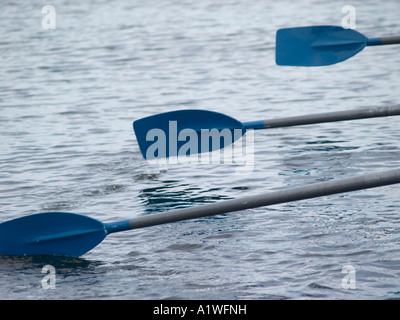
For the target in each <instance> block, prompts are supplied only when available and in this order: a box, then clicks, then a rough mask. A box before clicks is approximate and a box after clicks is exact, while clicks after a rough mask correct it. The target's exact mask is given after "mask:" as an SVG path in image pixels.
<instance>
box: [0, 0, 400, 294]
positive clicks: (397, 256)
mask: <svg viewBox="0 0 400 320" xmlns="http://www.w3.org/2000/svg"><path fill="white" fill-rule="evenodd" d="M346 4H348V3H347V2H342V1H339V2H337V1H295V2H293V1H286V0H285V1H258V0H248V1H239V0H236V1H235V0H231V1H228V0H227V1H211V0H205V1H194V0H187V1H173V0H169V1H167V0H160V1H128V0H122V1H118V2H112V1H105V0H97V1H91V2H90V4H89V3H86V2H75V1H73V2H72V1H62V0H57V1H52V5H53V6H54V7H55V9H56V29H54V30H44V29H43V28H42V25H41V22H42V19H43V17H44V14H42V12H41V10H42V7H43V2H39V1H30V2H26V3H17V2H12V1H9V2H6V1H3V2H2V4H1V10H0V17H1V18H0V30H1V33H0V62H1V67H0V136H1V139H0V222H4V221H8V220H10V219H13V218H17V217H22V216H25V215H29V214H33V213H38V212H45V211H67V212H76V213H81V214H85V215H88V216H90V217H94V218H96V219H99V220H101V221H104V222H111V221H117V220H124V219H129V218H132V217H138V216H141V215H145V214H151V213H155V212H160V211H165V210H168V209H171V208H175V207H178V206H192V205H201V204H202V203H210V202H215V201H223V200H224V199H229V198H237V197H242V196H246V195H253V194H258V193H262V192H268V191H272V190H275V189H278V188H282V187H293V186H301V185H306V184H308V183H313V182H318V181H324V180H328V179H333V178H343V177H348V176H352V175H358V174H363V173H370V172H378V171H383V170H386V169H390V168H396V167H398V166H399V156H400V144H399V138H400V133H399V130H398V129H399V119H398V118H397V117H392V118H380V119H369V120H360V121H352V122H347V123H330V124H320V125H312V126H307V127H293V128H282V129H271V130H260V131H257V132H255V135H254V136H255V137H254V140H255V141H254V170H253V171H252V172H251V173H249V174H247V175H238V174H236V171H235V169H236V168H237V167H236V166H235V165H233V164H232V165H229V164H222V165H217V164H150V163H148V162H146V161H145V160H143V158H142V156H141V153H140V151H139V147H138V145H137V142H136V139H135V135H134V133H133V130H132V122H133V121H134V120H136V119H139V118H142V117H145V116H148V115H152V114H157V113H161V112H165V111H171V110H176V109H186V108H192V109H206V110H212V111H218V112H222V113H225V114H228V115H230V116H232V117H235V118H237V119H238V120H240V121H253V120H260V119H271V118H276V117H284V116H289V115H297V114H299V115H300V114H309V113H316V112H325V111H337V110H346V109H353V108H357V107H365V106H374V105H390V104H398V103H399V101H400V100H399V95H398V88H399V84H400V73H399V66H400V55H399V54H398V53H399V46H395V45H393V46H381V47H370V48H365V49H364V50H363V51H362V52H360V53H359V54H357V55H356V56H354V57H353V58H351V59H349V60H347V61H345V62H342V63H339V64H336V65H332V66H326V67H323V68H296V67H279V66H277V65H276V64H275V52H274V48H275V32H276V30H277V29H279V28H282V27H294V26H306V25H320V24H332V25H340V24H341V19H342V17H343V14H342V12H341V8H342V6H344V5H346ZM351 4H352V5H353V6H354V7H355V8H356V13H357V16H356V18H357V20H356V21H357V30H358V31H360V32H362V33H363V34H365V35H366V36H368V37H378V36H390V35H398V34H400V24H399V16H400V4H399V3H398V1H397V0H392V1H385V2H384V3H379V4H377V3H376V1H353V2H352V3H351ZM399 197H400V191H399V187H398V186H397V185H393V186H388V187H382V188H377V189H371V190H368V191H367V190H365V191H358V192H353V193H349V194H344V195H336V196H331V197H324V198H319V199H314V200H308V201H301V202H298V203H290V204H282V205H276V206H271V207H268V208H258V209H253V210H246V211H241V212H235V213H232V214H226V215H223V216H218V217H215V218H208V219H199V220H194V221H186V222H182V223H175V224H169V225H160V226H156V227H151V228H145V229H140V230H137V231H131V232H122V233H117V234H113V235H110V236H109V237H107V239H105V240H104V242H102V243H101V244H100V245H99V246H98V247H96V248H95V249H93V250H92V251H90V252H88V253H87V254H85V255H83V256H82V257H81V258H77V259H67V258H43V257H22V258H21V257H19V258H17V257H7V256H2V257H0V299H392V298H399V297H400V295H399V294H400V267H399V266H400V234H399V224H400V216H399V208H400V200H399ZM45 265H52V266H53V267H54V268H55V271H56V284H55V289H54V290H45V289H44V288H43V286H42V280H43V278H44V276H45V274H43V273H42V272H41V271H42V268H43V267H44V266H45ZM346 265H350V266H353V267H354V270H355V277H354V280H355V288H354V289H351V288H350V289H345V288H344V287H343V286H342V281H343V279H344V277H345V276H346V275H347V274H346V273H342V268H343V267H344V266H346Z"/></svg>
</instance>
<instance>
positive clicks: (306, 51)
mask: <svg viewBox="0 0 400 320" xmlns="http://www.w3.org/2000/svg"><path fill="white" fill-rule="evenodd" d="M386 44H400V36H393V37H383V38H367V37H366V36H364V35H363V34H361V33H359V32H357V31H355V30H352V29H344V28H342V27H337V26H312V27H299V28H285V29H280V30H278V31H277V32H276V46H275V50H276V56H275V58H276V64H278V65H284V66H306V67H311V66H324V65H329V64H334V63H338V62H341V61H343V60H346V59H348V58H350V57H352V56H354V55H355V54H357V53H358V52H360V51H361V50H362V49H364V47H365V46H379V45H386Z"/></svg>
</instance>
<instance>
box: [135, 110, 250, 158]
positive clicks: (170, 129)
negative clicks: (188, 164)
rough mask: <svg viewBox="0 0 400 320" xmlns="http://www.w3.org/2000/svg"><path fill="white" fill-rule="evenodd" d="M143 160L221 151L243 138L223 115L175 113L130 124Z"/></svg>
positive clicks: (238, 125)
mask: <svg viewBox="0 0 400 320" xmlns="http://www.w3.org/2000/svg"><path fill="white" fill-rule="evenodd" d="M133 129H134V131H135V135H136V139H137V141H138V144H139V148H140V151H141V152H142V155H143V157H144V158H145V159H147V160H151V159H161V158H168V157H173V156H182V155H192V154H198V153H202V152H210V151H214V150H218V149H221V148H223V147H225V146H227V145H229V144H231V143H233V142H234V141H235V140H237V139H239V138H240V137H241V136H242V135H243V134H244V129H243V124H242V123H241V122H239V121H238V120H236V119H234V118H231V117H229V116H226V115H224V114H222V113H218V112H213V111H207V110H177V111H171V112H165V113H161V114H157V115H153V116H149V117H146V118H142V119H139V120H136V121H134V122H133Z"/></svg>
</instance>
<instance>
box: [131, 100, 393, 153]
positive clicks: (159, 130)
mask: <svg viewBox="0 0 400 320" xmlns="http://www.w3.org/2000/svg"><path fill="white" fill-rule="evenodd" d="M398 115H400V105H394V106H384V107H370V108H363V109H355V110H345V111H336V112H327V113H318V114H312V115H303V116H293V117H286V118H279V119H272V120H257V121H250V122H240V121H238V120H236V119H234V118H231V117H229V116H227V115H224V114H222V113H218V112H214V111H206V110H177V111H170V112H165V113H161V114H156V115H153V116H149V117H146V118H142V119H138V120H136V121H134V122H133V128H134V131H135V134H136V138H137V141H138V145H139V148H140V151H141V152H142V155H143V157H144V158H145V159H147V160H151V159H160V158H165V157H171V156H177V155H188V154H190V155H191V154H196V153H202V152H210V151H214V150H218V149H221V148H223V147H226V146H227V145H229V144H231V143H233V142H234V141H236V140H238V139H239V138H240V137H241V136H242V135H243V134H244V133H245V132H246V130H249V129H255V130H258V129H269V128H280V127H289V126H299V125H308V124H316V123H325V122H335V121H345V120H356V119H366V118H375V117H388V116H398Z"/></svg>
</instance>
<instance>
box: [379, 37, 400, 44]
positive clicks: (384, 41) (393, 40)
mask: <svg viewBox="0 0 400 320" xmlns="http://www.w3.org/2000/svg"><path fill="white" fill-rule="evenodd" d="M381 44H400V36H393V37H382V38H381Z"/></svg>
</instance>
